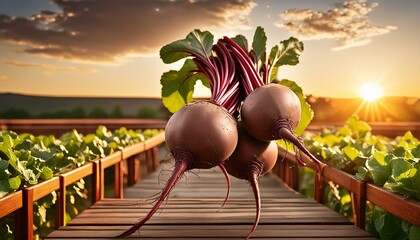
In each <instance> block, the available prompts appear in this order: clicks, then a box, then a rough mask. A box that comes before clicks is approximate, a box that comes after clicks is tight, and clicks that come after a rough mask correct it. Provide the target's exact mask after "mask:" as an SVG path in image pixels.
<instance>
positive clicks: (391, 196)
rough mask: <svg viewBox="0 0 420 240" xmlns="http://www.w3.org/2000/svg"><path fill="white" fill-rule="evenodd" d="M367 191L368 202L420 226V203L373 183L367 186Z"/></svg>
mask: <svg viewBox="0 0 420 240" xmlns="http://www.w3.org/2000/svg"><path fill="white" fill-rule="evenodd" d="M366 191H367V196H366V197H367V200H368V201H371V202H372V203H374V204H376V205H378V206H379V207H381V208H383V209H385V210H386V211H388V212H390V213H392V214H395V215H396V216H399V217H400V218H402V219H404V220H406V221H408V222H410V223H412V224H414V225H417V226H420V202H419V201H416V200H412V199H407V198H405V197H403V196H401V195H399V194H396V193H392V192H390V191H388V190H386V189H384V188H382V187H378V186H375V185H373V184H371V183H369V184H367V186H366ZM402 203H404V204H402Z"/></svg>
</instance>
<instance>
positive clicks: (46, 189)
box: [26, 177, 60, 201]
mask: <svg viewBox="0 0 420 240" xmlns="http://www.w3.org/2000/svg"><path fill="white" fill-rule="evenodd" d="M59 188H60V180H59V178H58V177H53V178H51V179H48V180H45V181H42V182H40V183H38V184H36V185H34V186H31V187H28V188H26V189H28V190H32V191H33V193H32V195H33V196H32V197H33V201H36V200H38V199H40V198H42V197H45V196H47V195H48V194H50V193H52V192H53V191H55V190H58V189H59Z"/></svg>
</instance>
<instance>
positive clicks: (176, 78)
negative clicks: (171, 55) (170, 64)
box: [160, 59, 208, 113]
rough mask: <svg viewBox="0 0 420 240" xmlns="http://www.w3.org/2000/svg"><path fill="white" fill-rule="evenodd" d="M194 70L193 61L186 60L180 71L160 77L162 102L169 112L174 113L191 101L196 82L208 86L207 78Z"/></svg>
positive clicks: (195, 68)
mask: <svg viewBox="0 0 420 240" xmlns="http://www.w3.org/2000/svg"><path fill="white" fill-rule="evenodd" d="M196 70H197V66H196V65H195V63H194V61H193V60H192V59H187V60H185V63H184V65H183V66H182V68H181V69H180V70H178V71H175V70H171V71H168V72H165V73H164V74H163V75H162V77H161V79H160V82H161V85H162V102H163V105H164V106H165V107H166V108H167V109H168V110H169V111H170V112H172V113H174V112H176V111H178V110H179V109H180V108H182V106H184V105H185V104H187V103H189V102H191V101H192V95H193V92H194V86H195V84H196V82H197V80H201V81H202V82H203V84H204V85H207V84H208V80H207V77H206V76H205V75H204V74H202V73H197V72H196Z"/></svg>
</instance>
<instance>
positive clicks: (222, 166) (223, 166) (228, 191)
mask: <svg viewBox="0 0 420 240" xmlns="http://www.w3.org/2000/svg"><path fill="white" fill-rule="evenodd" d="M219 167H220V169H221V170H222V172H223V175H225V178H226V182H227V192H226V197H225V200H224V201H223V203H222V206H220V208H219V209H218V210H217V211H220V209H222V208H223V207H224V206H225V204H226V202H227V200H228V198H229V195H230V178H229V174H228V173H227V171H226V168H225V165H223V163H220V164H219Z"/></svg>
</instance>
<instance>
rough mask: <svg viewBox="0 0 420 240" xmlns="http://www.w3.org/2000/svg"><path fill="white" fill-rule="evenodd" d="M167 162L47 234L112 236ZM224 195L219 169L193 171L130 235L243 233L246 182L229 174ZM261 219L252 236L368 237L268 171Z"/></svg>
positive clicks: (249, 200) (251, 210) (155, 185)
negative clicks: (228, 188)
mask: <svg viewBox="0 0 420 240" xmlns="http://www.w3.org/2000/svg"><path fill="white" fill-rule="evenodd" d="M171 169H172V168H171V164H164V165H163V167H162V168H160V170H159V171H157V172H154V173H152V174H150V175H149V176H148V177H147V178H145V179H142V181H141V182H140V183H138V184H136V185H134V186H133V187H130V188H128V189H126V190H125V192H124V197H125V199H102V200H100V201H98V202H97V203H95V204H94V205H92V206H91V207H90V208H89V209H87V210H85V211H84V212H82V213H81V214H80V215H79V216H77V217H76V218H75V219H73V220H72V221H71V222H70V223H69V224H68V226H65V227H61V228H60V229H59V230H56V231H54V232H53V233H51V234H50V235H49V236H48V239H63V238H67V239H68V238H77V239H89V238H103V239H107V238H112V237H114V236H116V235H118V234H120V233H121V232H123V231H124V230H126V229H128V228H129V227H130V226H131V225H132V224H133V223H135V222H137V221H138V220H139V219H141V218H142V217H143V216H145V215H146V214H147V212H148V211H149V209H150V208H151V206H152V204H153V200H154V197H156V196H155V194H157V193H159V192H160V191H161V189H162V188H163V186H164V184H165V179H167V178H168V174H169V173H170V171H171ZM231 181H232V190H231V195H230V198H229V200H228V202H227V204H226V205H225V207H224V208H223V209H219V208H220V206H221V204H222V202H223V199H224V197H225V195H226V180H225V178H224V177H223V175H222V173H221V171H220V169H218V168H216V169H210V170H201V171H198V170H196V171H193V172H191V173H187V174H186V175H185V177H183V178H181V180H180V181H179V182H178V184H177V185H176V187H175V189H174V190H173V191H172V193H171V194H170V198H169V200H168V201H167V202H165V203H163V204H162V206H161V208H160V209H159V210H158V212H157V213H156V214H155V215H154V216H153V217H152V218H151V219H150V221H149V222H148V223H147V224H146V225H145V226H143V227H142V228H141V229H140V231H139V232H137V233H134V234H132V235H131V236H130V237H131V238H141V239H185V238H190V239H214V238H219V239H228V238H229V239H244V238H245V237H246V236H247V235H248V233H249V231H250V230H251V227H252V224H253V220H254V217H255V202H254V199H253V194H252V192H251V189H250V187H249V184H248V183H247V182H245V181H242V180H238V179H234V178H232V179H231ZM260 186H261V196H262V211H261V220H260V223H259V225H258V227H257V230H256V232H255V233H254V235H253V237H252V238H253V239H290V238H293V239H326V238H334V239H351V238H353V239H374V238H373V237H372V236H371V235H370V234H369V233H367V232H366V231H364V230H362V229H360V228H358V227H356V226H354V225H353V224H352V223H350V222H349V221H347V219H345V218H344V217H343V216H341V215H339V214H338V213H336V212H334V211H332V210H329V209H328V208H327V207H325V206H323V205H321V204H319V203H317V202H315V201H314V200H311V199H307V198H305V197H303V196H302V195H300V194H299V193H297V192H295V191H293V190H292V189H291V188H289V187H287V186H286V185H284V183H283V182H282V181H280V180H279V179H278V178H277V177H275V176H274V175H266V176H263V177H262V178H260Z"/></svg>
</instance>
